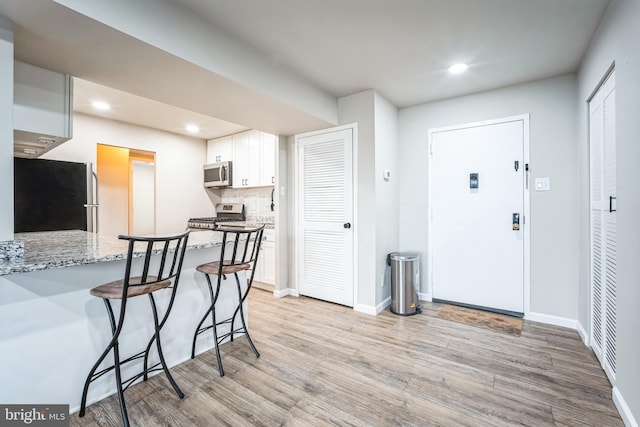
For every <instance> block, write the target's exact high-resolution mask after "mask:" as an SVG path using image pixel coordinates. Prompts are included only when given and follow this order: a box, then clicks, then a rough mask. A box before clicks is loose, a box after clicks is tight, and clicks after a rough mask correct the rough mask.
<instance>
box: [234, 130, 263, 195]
mask: <svg viewBox="0 0 640 427" xmlns="http://www.w3.org/2000/svg"><path fill="white" fill-rule="evenodd" d="M232 168H233V187H234V188H246V187H258V186H259V185H260V133H259V132H258V131H257V130H250V131H247V132H242V133H238V134H235V135H233V164H232Z"/></svg>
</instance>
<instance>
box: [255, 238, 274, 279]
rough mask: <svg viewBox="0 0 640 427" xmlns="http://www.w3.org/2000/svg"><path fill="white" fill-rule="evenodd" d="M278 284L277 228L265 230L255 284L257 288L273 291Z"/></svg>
mask: <svg viewBox="0 0 640 427" xmlns="http://www.w3.org/2000/svg"><path fill="white" fill-rule="evenodd" d="M275 284H276V233H275V230H272V229H268V230H264V234H263V235H262V246H260V254H259V256H258V263H257V264H256V273H255V276H254V277H253V285H254V286H255V287H257V288H261V289H267V290H270V291H272V290H273V289H274V286H275Z"/></svg>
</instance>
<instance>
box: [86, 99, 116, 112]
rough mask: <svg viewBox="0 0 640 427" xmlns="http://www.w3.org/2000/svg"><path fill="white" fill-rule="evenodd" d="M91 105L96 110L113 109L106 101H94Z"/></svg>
mask: <svg viewBox="0 0 640 427" xmlns="http://www.w3.org/2000/svg"><path fill="white" fill-rule="evenodd" d="M91 105H92V106H93V108H95V109H96V110H103V111H106V110H110V109H111V105H109V104H107V103H106V102H104V101H93V102H92V103H91Z"/></svg>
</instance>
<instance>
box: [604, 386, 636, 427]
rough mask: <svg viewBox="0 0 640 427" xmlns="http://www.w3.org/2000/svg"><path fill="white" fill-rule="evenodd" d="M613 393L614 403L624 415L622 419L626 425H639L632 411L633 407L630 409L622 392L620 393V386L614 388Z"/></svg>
mask: <svg viewBox="0 0 640 427" xmlns="http://www.w3.org/2000/svg"><path fill="white" fill-rule="evenodd" d="M611 395H612V398H613V403H614V404H615V405H616V408H617V409H618V412H619V413H620V416H621V417H622V421H624V425H625V426H627V427H638V422H637V421H636V419H635V418H634V416H633V414H632V413H631V409H629V406H628V405H627V402H625V400H624V398H623V397H622V394H621V393H620V390H618V387H614V388H613V390H612V392H611Z"/></svg>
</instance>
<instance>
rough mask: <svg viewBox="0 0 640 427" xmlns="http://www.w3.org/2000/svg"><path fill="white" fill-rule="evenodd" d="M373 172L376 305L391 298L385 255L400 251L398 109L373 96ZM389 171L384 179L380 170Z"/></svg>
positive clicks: (379, 97)
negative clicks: (387, 179) (374, 188)
mask: <svg viewBox="0 0 640 427" xmlns="http://www.w3.org/2000/svg"><path fill="white" fill-rule="evenodd" d="M374 101H375V152H376V159H375V174H374V181H375V186H376V259H375V266H376V279H377V282H376V306H379V305H380V304H381V303H383V302H384V301H385V300H386V299H387V298H390V297H391V283H390V282H389V281H388V280H385V272H386V271H387V269H386V258H387V254H389V253H390V252H397V251H400V250H402V248H401V247H400V246H399V245H400V239H399V237H398V229H399V220H398V205H399V191H398V190H399V189H400V179H399V178H400V170H399V169H400V168H399V164H398V160H397V158H398V109H397V108H396V107H395V106H394V105H392V104H391V103H390V102H388V101H387V100H386V99H384V98H383V97H382V96H380V95H379V94H377V93H376V95H375V100H374ZM385 170H388V171H390V172H391V179H390V180H389V181H385V180H384V178H383V172H384V171H385Z"/></svg>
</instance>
